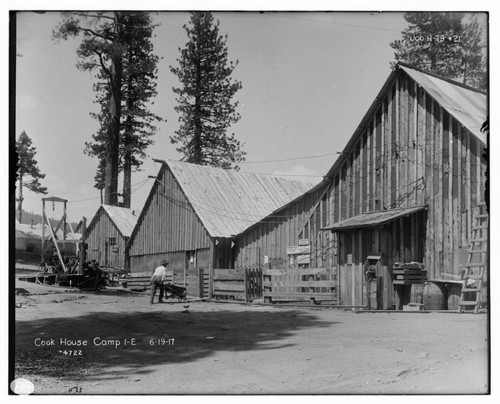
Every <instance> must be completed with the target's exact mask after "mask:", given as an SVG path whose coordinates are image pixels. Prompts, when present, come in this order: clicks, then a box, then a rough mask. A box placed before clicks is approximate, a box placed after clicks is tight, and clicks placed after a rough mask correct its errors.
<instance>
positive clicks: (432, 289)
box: [423, 282, 447, 310]
mask: <svg viewBox="0 0 500 404" xmlns="http://www.w3.org/2000/svg"><path fill="white" fill-rule="evenodd" d="M423 302H424V306H425V309H426V310H447V301H446V291H445V290H444V288H443V287H441V286H438V285H437V284H435V283H432V282H427V283H426V284H425V285H424V291H423Z"/></svg>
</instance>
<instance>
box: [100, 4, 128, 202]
mask: <svg viewBox="0 0 500 404" xmlns="http://www.w3.org/2000/svg"><path fill="white" fill-rule="evenodd" d="M116 26H117V27H118V14H116ZM117 29H118V28H117ZM122 69H123V65H122V54H121V52H120V51H116V52H115V53H114V55H113V57H112V58H111V67H110V73H111V77H110V78H109V79H110V85H111V97H110V100H109V101H110V104H109V113H110V115H111V120H110V122H109V126H108V133H107V135H108V139H107V142H106V157H105V161H106V173H105V184H104V203H105V204H107V205H111V206H116V205H117V204H118V164H119V151H118V148H119V146H120V117H121V85H122Z"/></svg>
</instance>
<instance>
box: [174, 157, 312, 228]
mask: <svg viewBox="0 0 500 404" xmlns="http://www.w3.org/2000/svg"><path fill="white" fill-rule="evenodd" d="M167 165H168V167H170V170H171V172H172V174H173V175H174V176H175V178H176V179H177V181H178V182H179V185H180V186H181V188H182V190H183V191H184V193H185V194H186V196H187V198H188V199H189V202H190V203H191V205H192V207H193V209H194V210H195V211H196V214H197V215H198V217H199V218H200V220H201V221H202V222H203V224H204V226H205V227H206V229H207V231H208V233H209V234H210V235H211V236H212V237H226V238H229V237H232V236H235V235H238V234H240V233H242V232H244V231H245V230H246V229H248V228H249V227H251V226H252V225H254V224H256V223H258V222H259V221H261V220H262V219H264V218H265V217H267V216H269V215H271V214H272V213H273V212H275V211H276V210H278V209H279V208H281V207H283V206H285V205H286V204H288V203H290V202H292V201H293V200H295V199H297V198H298V197H300V196H302V195H303V194H305V193H306V192H308V191H310V190H311V189H312V188H313V187H314V186H315V185H316V184H315V183H309V182H304V181H299V180H293V179H289V178H283V177H279V176H272V175H261V174H251V173H242V172H240V171H236V170H224V169H220V168H214V167H208V166H200V165H197V164H189V163H183V162H178V161H168V162H167Z"/></svg>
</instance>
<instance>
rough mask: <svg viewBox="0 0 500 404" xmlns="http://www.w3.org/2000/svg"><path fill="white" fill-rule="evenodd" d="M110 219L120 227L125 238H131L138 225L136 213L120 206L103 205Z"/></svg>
mask: <svg viewBox="0 0 500 404" xmlns="http://www.w3.org/2000/svg"><path fill="white" fill-rule="evenodd" d="M102 207H103V208H104V210H105V211H106V213H107V214H108V216H109V217H110V219H111V220H112V221H113V223H114V224H115V225H116V227H118V230H119V231H120V233H121V234H122V235H123V236H124V237H130V235H131V234H132V231H133V230H134V227H135V225H136V223H137V216H135V215H134V211H133V210H132V209H128V208H121V207H118V206H110V205H102Z"/></svg>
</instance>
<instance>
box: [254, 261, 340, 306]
mask: <svg viewBox="0 0 500 404" xmlns="http://www.w3.org/2000/svg"><path fill="white" fill-rule="evenodd" d="M263 288H264V290H263V296H264V301H265V302H266V303H271V302H273V300H275V301H276V300H287V301H293V300H309V301H310V302H311V303H316V301H332V302H337V300H338V293H337V270H336V268H304V269H266V270H264V271H263Z"/></svg>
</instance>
